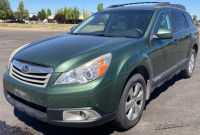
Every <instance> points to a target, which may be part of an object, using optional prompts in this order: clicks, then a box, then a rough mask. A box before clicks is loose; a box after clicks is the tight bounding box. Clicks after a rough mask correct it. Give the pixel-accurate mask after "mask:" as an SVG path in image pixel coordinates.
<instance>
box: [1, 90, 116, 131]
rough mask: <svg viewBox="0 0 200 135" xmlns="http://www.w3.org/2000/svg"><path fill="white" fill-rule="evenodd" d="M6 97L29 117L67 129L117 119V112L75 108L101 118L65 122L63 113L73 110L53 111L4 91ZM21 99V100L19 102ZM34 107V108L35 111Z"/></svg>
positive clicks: (93, 125)
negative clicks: (93, 112)
mask: <svg viewBox="0 0 200 135" xmlns="http://www.w3.org/2000/svg"><path fill="white" fill-rule="evenodd" d="M4 95H5V97H6V99H7V101H8V102H9V103H10V104H11V105H13V106H14V107H16V108H17V109H19V110H20V111H22V112H25V113H26V114H28V115H29V116H32V117H35V118H37V119H38V120H40V121H43V122H47V123H49V124H52V125H57V126H65V127H82V128H84V127H95V126H99V125H102V124H104V123H107V122H109V121H112V120H114V119H115V117H116V112H114V113H109V114H104V113H103V112H101V111H100V110H98V109H96V108H91V107H88V108H73V110H76V109H77V110H94V111H96V112H98V113H99V114H100V115H101V117H100V118H98V119H96V120H83V121H63V118H62V114H63V111H66V110H72V109H51V108H44V107H41V106H38V105H35V104H32V103H29V102H28V101H25V100H23V99H19V98H18V97H16V96H15V95H13V94H11V93H9V92H8V91H6V90H4ZM17 99H19V100H20V101H21V102H20V101H19V100H17ZM32 106H34V107H35V108H38V109H35V108H33V107H32Z"/></svg>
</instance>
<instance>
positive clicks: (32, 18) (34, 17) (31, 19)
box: [29, 15, 39, 22]
mask: <svg viewBox="0 0 200 135" xmlns="http://www.w3.org/2000/svg"><path fill="white" fill-rule="evenodd" d="M38 20H39V18H38V17H37V16H36V15H33V16H32V17H31V18H29V21H36V22H37V21H38Z"/></svg>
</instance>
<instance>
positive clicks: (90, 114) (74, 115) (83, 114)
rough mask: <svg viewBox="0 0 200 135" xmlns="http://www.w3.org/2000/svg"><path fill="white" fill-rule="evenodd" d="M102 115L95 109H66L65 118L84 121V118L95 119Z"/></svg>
mask: <svg viewBox="0 0 200 135" xmlns="http://www.w3.org/2000/svg"><path fill="white" fill-rule="evenodd" d="M100 117H101V115H100V114H98V113H97V112H95V111H93V110H84V111H83V110H73V111H71V110H70V111H64V112H63V120H64V121H84V120H94V119H97V118H100Z"/></svg>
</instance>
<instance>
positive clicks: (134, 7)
mask: <svg viewBox="0 0 200 135" xmlns="http://www.w3.org/2000/svg"><path fill="white" fill-rule="evenodd" d="M155 9H156V7H155V5H131V6H125V7H115V8H108V9H105V10H106V11H108V10H155Z"/></svg>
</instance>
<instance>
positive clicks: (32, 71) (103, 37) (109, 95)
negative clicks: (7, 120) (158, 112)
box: [3, 2, 199, 129]
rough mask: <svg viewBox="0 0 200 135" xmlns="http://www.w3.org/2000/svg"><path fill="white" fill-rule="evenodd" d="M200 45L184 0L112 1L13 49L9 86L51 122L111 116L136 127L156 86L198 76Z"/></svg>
mask: <svg viewBox="0 0 200 135" xmlns="http://www.w3.org/2000/svg"><path fill="white" fill-rule="evenodd" d="M136 4H137V5H136ZM138 4H139V5H138ZM198 45H199V31H198V28H197V27H196V26H195V25H194V22H193V21H192V19H191V16H190V14H189V13H188V12H187V11H186V9H185V7H184V6H183V5H180V4H170V3H169V2H157V3H155V2H151V4H150V2H140V3H128V4H121V5H112V6H109V7H108V8H106V9H105V10H103V11H100V12H97V13H95V14H93V15H92V16H90V17H89V18H88V19H86V20H85V21H84V22H82V23H81V24H79V25H78V26H77V27H76V26H74V27H72V28H71V32H69V33H67V34H64V35H60V36H56V37H51V38H47V39H43V40H40V41H36V42H33V43H29V44H27V45H24V46H22V47H20V48H18V49H17V50H15V51H14V52H13V53H12V54H11V56H10V58H9V64H8V66H7V68H6V69H5V71H4V74H3V91H4V94H5V97H6V99H7V100H8V102H9V103H10V104H11V105H13V106H14V107H16V108H17V109H19V110H21V111H22V112H26V113H27V114H28V115H30V116H32V117H35V118H37V119H38V120H41V121H43V122H47V123H50V124H53V125H58V126H67V127H94V126H98V125H101V124H104V123H107V122H111V121H112V123H113V124H115V125H116V126H118V127H120V128H122V129H130V128H132V127H133V126H134V125H136V124H137V122H138V121H139V120H140V118H141V116H142V112H143V109H144V107H145V102H146V100H148V99H149V98H150V95H151V94H153V93H152V92H153V91H154V90H155V89H156V88H158V87H160V86H161V85H162V84H164V83H165V82H166V81H168V80H169V79H171V78H172V77H173V76H174V75H177V74H179V73H180V75H181V76H182V77H185V78H190V77H191V76H192V73H193V71H194V67H195V61H196V57H197V54H198Z"/></svg>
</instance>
